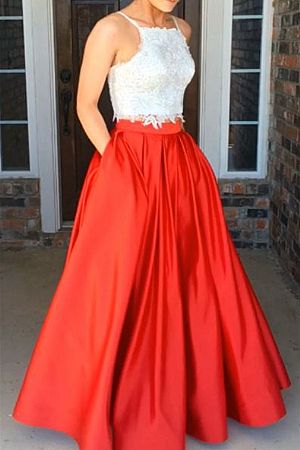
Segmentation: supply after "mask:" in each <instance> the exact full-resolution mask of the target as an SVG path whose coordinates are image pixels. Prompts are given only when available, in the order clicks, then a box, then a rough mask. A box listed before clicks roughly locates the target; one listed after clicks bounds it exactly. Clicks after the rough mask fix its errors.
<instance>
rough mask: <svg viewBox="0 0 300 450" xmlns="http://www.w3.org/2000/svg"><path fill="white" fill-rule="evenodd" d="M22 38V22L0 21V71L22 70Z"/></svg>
mask: <svg viewBox="0 0 300 450" xmlns="http://www.w3.org/2000/svg"><path fill="white" fill-rule="evenodd" d="M24 66H25V60H24V36H23V21H22V20H0V69H23V68H24Z"/></svg>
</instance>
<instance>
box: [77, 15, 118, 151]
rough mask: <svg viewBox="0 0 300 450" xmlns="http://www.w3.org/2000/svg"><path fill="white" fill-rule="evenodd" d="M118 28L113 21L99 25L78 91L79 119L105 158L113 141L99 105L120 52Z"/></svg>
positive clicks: (89, 41)
mask: <svg viewBox="0 0 300 450" xmlns="http://www.w3.org/2000/svg"><path fill="white" fill-rule="evenodd" d="M117 30H118V27H117V25H116V21H115V20H113V19H111V18H110V19H108V18H103V19H101V20H99V21H98V22H97V24H96V25H95V26H94V28H93V29H92V31H91V32H90V34H89V36H88V39H87V41H86V45H85V49H84V54H83V60H82V64H81V69H80V76H79V83H78V91H77V105H76V109H77V115H78V118H79V120H80V122H81V124H82V126H83V128H84V130H85V132H86V134H87V136H88V138H89V139H90V141H91V142H92V143H93V145H94V146H95V148H96V150H97V151H98V152H99V153H100V154H101V155H102V154H103V150H104V148H105V146H106V145H107V143H108V141H109V140H110V134H109V132H108V129H107V127H106V124H105V121H104V119H103V116H102V114H101V113H100V111H99V109H98V106H97V105H98V101H99V98H100V95H101V92H102V90H103V87H104V83H105V80H106V77H107V73H108V71H109V68H110V66H111V64H112V61H113V60H114V57H115V54H116V52H117V48H118V39H119V38H118V31H117Z"/></svg>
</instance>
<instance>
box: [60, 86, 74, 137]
mask: <svg viewBox="0 0 300 450" xmlns="http://www.w3.org/2000/svg"><path fill="white" fill-rule="evenodd" d="M61 101H62V107H63V115H64V127H63V134H64V135H65V136H69V135H70V134H71V131H70V127H69V111H70V103H71V101H72V92H71V91H70V90H69V89H64V90H63V91H62V92H61Z"/></svg>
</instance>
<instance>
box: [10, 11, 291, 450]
mask: <svg viewBox="0 0 300 450" xmlns="http://www.w3.org/2000/svg"><path fill="white" fill-rule="evenodd" d="M119 13H120V14H122V15H123V16H124V20H125V19H127V20H129V21H130V22H131V24H132V25H133V26H136V27H137V29H138V31H139V36H140V45H139V48H138V51H137V53H136V54H135V55H134V56H133V57H132V58H131V59H130V60H129V61H126V62H120V63H118V64H116V65H114V66H112V67H111V69H110V71H109V73H108V83H109V90H110V97H111V102H112V105H113V109H114V113H115V115H114V118H116V119H117V120H116V123H115V124H114V127H113V129H112V131H111V138H110V140H109V142H108V144H107V145H106V147H105V151H104V153H103V155H102V156H101V154H100V153H99V152H98V151H96V150H95V152H94V154H93V157H92V159H91V161H90V164H89V167H88V170H87V173H86V176H85V179H84V183H83V187H82V190H81V194H80V198H79V201H78V205H77V210H76V215H75V220H74V225H73V228H72V233H71V237H70V243H69V247H68V250H67V255H66V259H65V264H64V268H63V272H62V275H61V278H60V280H59V282H58V285H57V288H56V291H55V294H54V296H53V298H52V302H51V304H50V306H49V309H48V312H47V314H46V317H45V320H44V322H43V325H42V327H41V330H40V334H39V336H38V339H37V341H36V344H35V346H34V349H33V351H32V355H31V359H30V362H29V364H28V367H27V370H26V373H25V376H24V380H23V384H22V387H21V389H20V392H19V395H18V398H17V401H16V404H15V407H14V410H13V414H12V417H13V418H14V419H15V420H17V421H19V422H22V423H23V424H26V425H31V426H40V427H46V428H50V429H54V430H56V431H60V432H65V433H67V434H69V435H70V436H72V437H73V438H74V439H75V440H76V442H77V443H78V446H79V448H80V450H153V449H155V450H183V449H184V446H185V434H189V435H191V436H193V437H194V438H196V439H199V440H200V441H204V442H207V443H219V442H223V441H225V440H226V439H227V438H228V431H227V417H231V418H233V419H235V420H237V421H239V422H240V423H242V424H245V425H249V426H257V427H259V426H266V425H269V424H272V423H274V422H276V421H278V420H279V419H280V418H281V417H283V416H284V415H285V414H286V409H285V405H284V402H283V399H282V397H281V390H282V389H284V388H287V387H288V386H290V384H291V381H290V379H289V376H288V373H287V371H286V368H285V366H284V363H283V360H282V358H281V355H280V353H279V350H278V347H277V345H276V342H275V340H274V337H273V335H272V333H271V330H270V327H269V325H268V322H267V320H266V317H265V315H264V312H263V310H262V308H261V306H260V304H259V301H258V299H257V297H256V295H255V292H254V290H253V287H252V286H251V284H250V281H249V279H248V277H247V274H246V272H245V270H244V268H243V266H242V263H241V261H240V259H239V255H238V253H237V251H236V248H235V246H234V244H233V241H232V239H231V235H230V233H229V230H228V228H227V224H226V220H225V217H224V213H223V208H222V204H221V199H220V196H219V191H218V184H217V179H216V177H215V175H214V172H213V170H212V167H211V166H210V164H209V162H208V160H207V158H206V157H205V155H204V153H203V151H202V150H201V149H200V148H199V147H198V146H197V144H196V142H195V141H194V139H193V138H192V136H191V135H190V134H189V133H188V132H187V131H185V130H184V129H183V128H182V126H181V122H180V119H183V115H182V111H183V96H184V91H185V88H186V86H187V85H188V83H189V82H190V81H191V79H192V77H193V75H194V72H195V63H194V60H193V58H192V56H191V53H190V49H189V46H188V44H187V42H186V39H185V37H184V35H183V34H182V32H181V30H180V28H179V26H178V23H177V21H176V19H174V22H175V27H174V28H165V27H164V28H161V27H151V28H148V27H142V26H140V25H139V24H138V23H137V22H136V21H134V20H133V19H132V18H131V17H129V16H127V15H126V14H125V13H123V12H120V11H119ZM183 120H184V119H183Z"/></svg>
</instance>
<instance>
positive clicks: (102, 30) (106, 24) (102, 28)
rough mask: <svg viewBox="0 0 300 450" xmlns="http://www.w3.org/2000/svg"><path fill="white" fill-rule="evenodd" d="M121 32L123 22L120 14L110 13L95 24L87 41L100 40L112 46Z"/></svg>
mask: <svg viewBox="0 0 300 450" xmlns="http://www.w3.org/2000/svg"><path fill="white" fill-rule="evenodd" d="M123 30H124V22H123V21H122V18H121V17H120V14H116V12H112V13H110V14H108V15H107V16H105V17H102V18H101V19H99V20H98V21H97V22H96V24H95V25H94V27H93V28H92V30H91V32H90V34H89V36H88V39H89V40H93V39H95V40H99V39H100V38H101V39H105V40H107V41H108V42H109V43H110V44H112V43H113V42H117V41H118V40H119V39H120V37H121V35H122V31H123Z"/></svg>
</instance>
